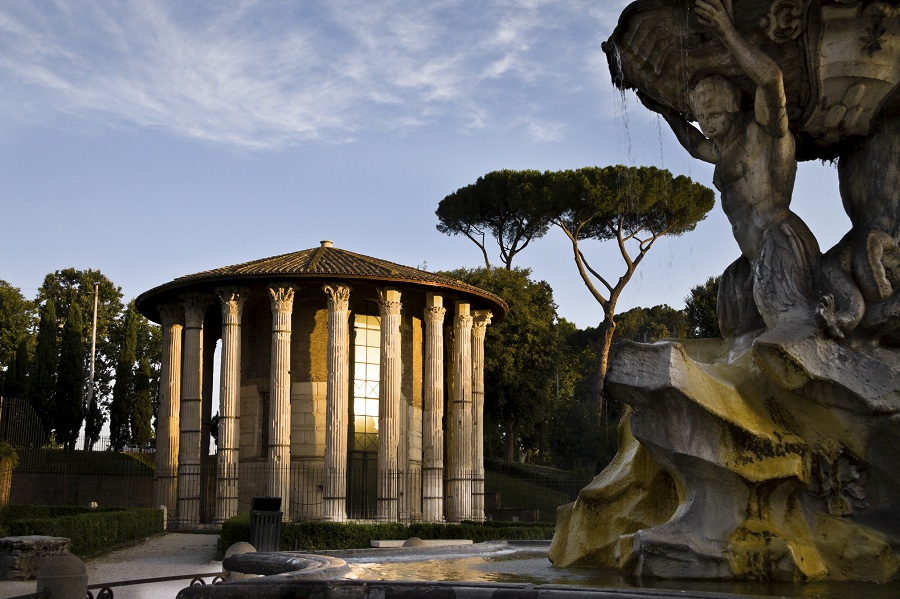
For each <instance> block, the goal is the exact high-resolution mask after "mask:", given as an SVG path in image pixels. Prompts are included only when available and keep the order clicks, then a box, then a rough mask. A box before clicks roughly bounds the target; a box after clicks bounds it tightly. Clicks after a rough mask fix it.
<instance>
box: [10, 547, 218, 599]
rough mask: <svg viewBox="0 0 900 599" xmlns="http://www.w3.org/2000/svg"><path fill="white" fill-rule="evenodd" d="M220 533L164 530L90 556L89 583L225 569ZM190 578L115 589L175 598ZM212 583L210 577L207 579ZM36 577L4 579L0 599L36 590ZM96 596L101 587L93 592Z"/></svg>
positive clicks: (123, 594)
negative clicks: (219, 556)
mask: <svg viewBox="0 0 900 599" xmlns="http://www.w3.org/2000/svg"><path fill="white" fill-rule="evenodd" d="M218 538H219V537H218V535H214V534H186V533H163V534H161V535H157V536H154V537H151V538H149V539H145V540H143V541H140V542H138V543H136V544H134V545H132V546H129V547H127V548H124V549H119V550H116V551H111V552H109V553H106V554H104V555H102V556H100V557H96V558H92V559H88V560H86V561H85V563H84V565H85V568H86V569H87V573H88V585H93V584H98V583H106V582H118V581H123V580H137V579H143V578H156V577H162V576H177V575H182V574H199V573H209V572H221V570H222V562H217V561H213V558H214V557H215V552H216V541H217V540H218ZM190 582H191V581H190V580H182V581H176V582H166V583H156V584H152V585H136V586H123V587H115V588H113V594H114V595H115V598H116V599H151V598H152V599H157V598H159V599H166V598H170V599H173V598H174V597H175V595H177V594H178V591H179V590H181V589H183V588H184V587H186V586H188V585H189V584H190ZM206 582H207V583H209V582H210V579H206ZM36 587H37V585H36V583H35V581H34V580H22V581H10V580H0V598H7V597H16V596H18V595H25V594H28V593H34V592H35V591H36V590H37V588H36ZM93 593H94V596H96V595H97V590H94V591H93Z"/></svg>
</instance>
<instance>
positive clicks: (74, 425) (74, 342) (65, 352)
mask: <svg viewBox="0 0 900 599" xmlns="http://www.w3.org/2000/svg"><path fill="white" fill-rule="evenodd" d="M82 326H83V323H82V318H81V308H79V306H78V304H72V306H71V307H70V308H69V317H68V318H66V324H65V326H64V327H63V334H62V343H61V347H60V354H59V373H58V374H57V377H56V393H55V394H54V397H53V402H52V405H53V411H52V421H53V429H54V430H55V431H56V440H57V441H58V442H59V443H61V444H62V445H63V447H64V448H65V449H68V450H72V449H75V442H76V441H77V440H78V431H79V430H80V429H81V423H82V421H83V420H84V379H85V376H84V342H83V341H82V338H81V334H82V333H81V329H82Z"/></svg>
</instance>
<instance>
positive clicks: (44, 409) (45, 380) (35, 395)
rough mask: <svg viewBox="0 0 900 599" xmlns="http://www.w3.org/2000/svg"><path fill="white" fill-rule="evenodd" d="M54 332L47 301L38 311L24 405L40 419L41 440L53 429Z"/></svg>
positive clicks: (52, 308) (51, 305)
mask: <svg viewBox="0 0 900 599" xmlns="http://www.w3.org/2000/svg"><path fill="white" fill-rule="evenodd" d="M58 330H59V325H58V322H57V320H56V306H55V305H54V303H53V300H52V299H48V300H47V301H45V302H44V304H43V306H42V307H41V315H40V322H39V324H38V333H37V345H36V346H35V349H34V360H33V361H32V363H31V367H30V369H29V372H30V374H29V379H28V401H29V402H30V403H31V405H32V407H34V410H35V412H37V414H38V417H40V419H41V424H42V425H43V427H44V435H45V436H46V435H49V434H50V430H52V428H53V422H52V420H51V418H50V411H51V406H52V405H53V404H52V402H53V393H54V391H55V390H56V369H57V364H58V358H59V349H58V348H59V342H58V339H57V331H58Z"/></svg>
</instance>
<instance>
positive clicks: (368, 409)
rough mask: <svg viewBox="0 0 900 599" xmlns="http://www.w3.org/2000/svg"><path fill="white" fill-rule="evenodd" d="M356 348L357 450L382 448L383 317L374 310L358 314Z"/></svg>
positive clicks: (355, 411) (355, 324)
mask: <svg viewBox="0 0 900 599" xmlns="http://www.w3.org/2000/svg"><path fill="white" fill-rule="evenodd" d="M353 349H354V361H353V406H352V409H353V414H352V416H353V431H354V434H353V450H354V451H378V392H379V387H380V385H381V317H379V316H375V315H373V314H357V315H356V316H355V318H354V322H353Z"/></svg>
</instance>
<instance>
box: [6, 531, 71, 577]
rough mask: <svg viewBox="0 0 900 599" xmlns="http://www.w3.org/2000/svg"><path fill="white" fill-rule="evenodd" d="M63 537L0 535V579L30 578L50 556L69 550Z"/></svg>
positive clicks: (35, 575) (67, 540)
mask: <svg viewBox="0 0 900 599" xmlns="http://www.w3.org/2000/svg"><path fill="white" fill-rule="evenodd" d="M70 543H71V541H70V540H69V539H66V538H64V537H45V536H40V535H26V536H21V537H0V580H32V579H34V578H36V577H37V575H38V573H39V572H40V571H41V567H42V566H43V565H44V562H46V561H47V560H48V559H50V558H51V557H54V556H57V555H63V554H66V553H68V552H69V545H70Z"/></svg>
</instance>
